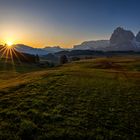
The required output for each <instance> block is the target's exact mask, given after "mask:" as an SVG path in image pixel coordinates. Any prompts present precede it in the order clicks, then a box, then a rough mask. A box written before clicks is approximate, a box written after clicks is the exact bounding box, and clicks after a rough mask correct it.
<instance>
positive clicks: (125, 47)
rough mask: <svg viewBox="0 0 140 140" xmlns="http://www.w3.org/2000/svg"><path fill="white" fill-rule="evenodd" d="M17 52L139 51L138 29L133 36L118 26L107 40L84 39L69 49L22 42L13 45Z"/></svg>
mask: <svg viewBox="0 0 140 140" xmlns="http://www.w3.org/2000/svg"><path fill="white" fill-rule="evenodd" d="M14 47H15V49H16V50H17V51H19V52H23V53H29V54H33V55H36V54H37V55H40V56H41V55H47V54H49V53H53V54H54V53H57V52H61V51H72V50H93V51H140V31H139V32H138V33H137V35H136V36H135V35H134V33H133V32H132V31H129V30H125V29H123V28H122V27H118V28H116V29H115V30H114V32H113V33H112V34H111V37H110V39H109V40H93V41H84V42H83V43H81V44H79V45H74V46H73V48H71V49H66V48H62V47H60V46H54V47H50V46H47V47H44V48H33V47H31V46H27V45H24V44H16V45H14Z"/></svg>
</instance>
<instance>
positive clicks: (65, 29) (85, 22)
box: [0, 0, 140, 47]
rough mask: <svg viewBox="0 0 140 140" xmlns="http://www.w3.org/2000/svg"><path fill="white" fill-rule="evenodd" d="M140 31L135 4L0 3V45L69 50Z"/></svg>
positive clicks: (132, 0) (105, 0)
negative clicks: (119, 33)
mask: <svg viewBox="0 0 140 140" xmlns="http://www.w3.org/2000/svg"><path fill="white" fill-rule="evenodd" d="M118 26H123V27H124V28H126V29H131V30H132V31H134V33H137V32H138V31H139V30H140V1H139V0H0V44H3V43H7V42H9V43H11V42H12V43H14V44H16V43H23V44H26V45H30V46H33V47H45V46H56V45H59V46H61V47H72V46H73V45H75V44H79V43H81V42H82V41H85V40H97V39H108V38H109V37H110V34H111V33H112V31H113V30H114V29H115V28H116V27H118Z"/></svg>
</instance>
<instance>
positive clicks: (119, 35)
mask: <svg viewBox="0 0 140 140" xmlns="http://www.w3.org/2000/svg"><path fill="white" fill-rule="evenodd" d="M134 38H135V36H134V34H133V33H132V32H131V31H128V30H125V29H123V28H122V27H118V28H116V29H115V30H114V32H113V34H112V35H111V38H110V43H111V44H115V45H116V44H122V43H126V42H131V41H132V40H133V39H134Z"/></svg>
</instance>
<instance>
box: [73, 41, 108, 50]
mask: <svg viewBox="0 0 140 140" xmlns="http://www.w3.org/2000/svg"><path fill="white" fill-rule="evenodd" d="M109 44H110V42H109V40H97V41H85V42H83V43H81V44H80V45H75V46H74V48H73V49H74V50H95V49H96V50H100V49H104V48H105V47H108V46H109Z"/></svg>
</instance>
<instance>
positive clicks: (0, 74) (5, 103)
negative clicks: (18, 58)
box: [0, 57, 140, 140]
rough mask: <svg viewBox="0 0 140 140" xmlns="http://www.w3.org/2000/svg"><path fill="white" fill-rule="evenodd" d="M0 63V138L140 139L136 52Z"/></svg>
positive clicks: (139, 71)
mask: <svg viewBox="0 0 140 140" xmlns="http://www.w3.org/2000/svg"><path fill="white" fill-rule="evenodd" d="M3 65H4V64H3V63H2V62H0V140H46V139H56V138H57V139H61V140H62V139H67V140H69V139H77V140H78V139H79V140H80V139H85V140H86V139H88V140H94V139H95V140H138V139H140V135H139V130H140V118H139V115H140V84H139V83H140V57H113V58H97V59H89V60H80V61H76V62H71V63H68V64H65V65H63V66H60V67H54V68H49V69H47V68H46V69H45V68H44V69H40V68H37V67H36V66H33V65H26V66H21V67H19V66H16V65H15V66H14V68H13V69H11V68H9V67H10V66H11V65H10V64H9V65H10V66H6V67H7V69H6V68H5V67H4V66H3ZM8 68H9V69H8Z"/></svg>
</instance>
